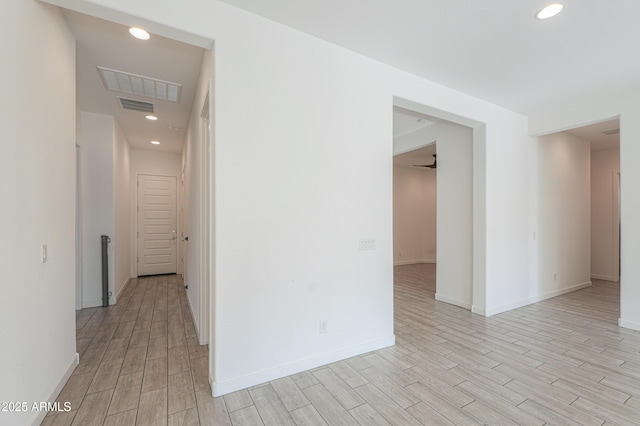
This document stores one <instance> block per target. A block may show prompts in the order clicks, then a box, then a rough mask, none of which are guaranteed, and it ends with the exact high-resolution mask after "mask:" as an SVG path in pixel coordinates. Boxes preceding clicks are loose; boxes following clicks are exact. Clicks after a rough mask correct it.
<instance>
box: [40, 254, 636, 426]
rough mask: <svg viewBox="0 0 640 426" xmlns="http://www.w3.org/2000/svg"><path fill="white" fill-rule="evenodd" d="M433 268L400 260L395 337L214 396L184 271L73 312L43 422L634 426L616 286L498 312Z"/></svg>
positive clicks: (629, 343)
mask: <svg viewBox="0 0 640 426" xmlns="http://www.w3.org/2000/svg"><path fill="white" fill-rule="evenodd" d="M434 292H435V265H430V264H421V265H407V266H399V267H396V268H395V333H396V340H397V344H396V345H395V346H394V347H390V348H385V349H382V350H378V351H374V352H371V353H367V354H363V355H361V356H357V357H354V358H350V359H347V360H344V361H340V362H336V363H334V364H330V365H326V366H322V367H319V368H316V369H313V370H310V371H305V372H302V373H299V374H294V375H292V376H289V377H285V378H282V379H279V380H274V381H272V382H269V383H266V384H263V385H260V386H255V387H252V388H250V389H245V390H241V391H238V392H235V393H232V394H229V395H226V396H224V397H219V398H212V397H211V389H210V387H209V384H208V381H207V377H208V374H207V365H208V363H207V357H208V351H207V349H206V346H205V347H201V346H199V345H198V342H197V338H196V336H195V328H194V326H193V321H192V319H191V315H190V313H189V308H188V305H187V301H186V295H185V292H184V289H183V288H182V282H181V280H180V277H179V276H158V277H148V278H140V279H137V280H134V281H133V282H132V283H131V284H130V285H129V286H128V288H127V289H126V290H125V294H124V295H123V296H122V297H121V298H120V300H119V303H118V304H117V305H115V306H111V307H109V308H104V309H103V308H94V309H85V310H82V311H78V314H77V342H78V352H79V353H80V355H81V362H80V365H79V366H78V367H77V368H76V370H75V371H74V373H73V375H72V376H71V378H70V380H69V382H68V383H67V385H66V386H65V388H64V389H63V391H62V393H61V395H60V397H59V398H58V400H59V401H61V402H65V401H70V402H71V403H72V408H73V411H72V412H70V413H63V414H59V415H53V414H51V415H49V416H47V417H46V418H45V421H44V422H43V424H44V425H76V424H77V425H81V424H82V425H94V424H95V425H102V424H104V425H135V424H141V425H147V424H148V425H152V424H153V425H199V424H200V425H278V426H280V425H421V424H422V425H451V424H454V425H483V424H488V425H495V424H500V425H503V424H504V425H544V424H549V425H559V424H562V425H603V424H607V425H610V424H617V425H637V424H640V333H638V332H634V331H630V330H626V329H622V328H619V327H618V326H617V325H616V323H617V319H618V316H619V312H618V309H619V308H618V307H619V287H618V285H617V284H614V283H609V282H603V281H597V280H596V281H594V285H593V287H590V288H587V289H583V290H580V291H577V292H573V293H570V294H567V295H564V296H560V297H556V298H553V299H550V300H546V301H544V302H540V303H536V304H534V305H530V306H527V307H524V308H520V309H516V310H513V311H510V312H505V313H503V314H500V315H495V316H493V317H490V318H484V317H481V316H478V315H474V314H471V313H470V312H469V311H466V310H464V309H461V308H457V307H455V306H452V305H448V304H445V303H441V302H436V301H435V300H434Z"/></svg>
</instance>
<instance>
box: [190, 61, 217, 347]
mask: <svg viewBox="0 0 640 426" xmlns="http://www.w3.org/2000/svg"><path fill="white" fill-rule="evenodd" d="M212 69H213V56H212V53H211V51H210V50H207V51H205V54H204V55H203V59H202V67H201V70H200V77H199V81H198V86H197V89H196V95H195V97H194V101H193V107H192V114H191V118H190V120H189V128H188V132H187V140H186V142H185V146H184V148H183V153H182V167H183V170H184V206H185V216H184V225H185V229H184V235H188V236H189V241H188V242H186V243H185V251H186V253H185V269H186V271H185V273H184V276H185V283H186V284H188V285H189V288H188V289H187V299H188V300H189V306H190V307H191V312H192V314H193V319H194V324H195V326H196V333H197V334H198V340H199V342H200V344H205V343H209V342H210V338H209V328H210V327H209V326H208V324H201V322H204V321H207V320H208V318H209V315H207V314H206V309H210V308H208V307H207V305H208V303H205V302H206V300H202V299H203V298H206V297H207V295H208V294H209V292H208V291H204V292H203V290H206V289H203V286H209V287H210V286H211V282H210V281H211V277H209V282H206V281H207V279H206V275H207V274H203V270H202V268H203V267H206V265H207V264H209V265H213V263H214V261H213V258H212V257H211V254H210V253H209V252H210V240H211V237H210V238H209V239H206V238H204V237H205V235H204V234H205V232H206V229H205V228H207V227H210V224H212V223H213V221H210V220H209V221H208V222H206V223H205V221H206V220H207V219H206V218H204V217H203V216H202V209H203V207H204V203H205V202H206V197H205V196H204V195H205V194H204V191H205V190H206V189H207V188H209V189H211V188H212V187H213V185H212V183H211V182H209V183H208V184H207V183H205V170H206V166H205V161H207V158H208V156H209V154H210V152H208V151H207V150H206V149H205V147H206V146H207V145H205V143H204V137H205V132H204V127H203V126H205V123H204V120H203V119H202V113H203V107H204V105H205V100H206V98H207V95H208V93H209V88H210V84H211V83H210V80H211V74H212ZM211 107H212V104H211V103H209V108H211ZM209 116H210V117H211V116H213V114H212V113H211V112H209ZM208 161H209V162H211V160H210V157H209V160H208ZM209 198H211V197H209ZM207 242H209V247H205V246H204V245H205V244H207ZM207 254H209V255H208V256H207ZM203 275H205V276H203ZM209 290H211V289H210V288H209Z"/></svg>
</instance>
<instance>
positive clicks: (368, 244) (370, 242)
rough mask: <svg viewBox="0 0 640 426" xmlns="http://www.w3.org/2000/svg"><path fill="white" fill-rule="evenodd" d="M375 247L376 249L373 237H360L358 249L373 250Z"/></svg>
mask: <svg viewBox="0 0 640 426" xmlns="http://www.w3.org/2000/svg"><path fill="white" fill-rule="evenodd" d="M375 249H376V239H375V238H360V251H363V250H375Z"/></svg>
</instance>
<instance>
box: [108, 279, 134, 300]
mask: <svg viewBox="0 0 640 426" xmlns="http://www.w3.org/2000/svg"><path fill="white" fill-rule="evenodd" d="M130 282H131V277H129V278H127V281H126V282H125V283H124V285H123V286H122V288H121V289H120V291H119V292H118V294H116V298H115V302H114V304H115V303H118V298H119V297H120V295H121V294H122V292H123V291H124V289H125V288H127V286H128V285H129V283H130ZM109 303H111V298H109Z"/></svg>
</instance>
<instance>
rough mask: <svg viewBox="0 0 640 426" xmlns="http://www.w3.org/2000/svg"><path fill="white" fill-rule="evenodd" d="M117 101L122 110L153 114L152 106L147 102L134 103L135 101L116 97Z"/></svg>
mask: <svg viewBox="0 0 640 426" xmlns="http://www.w3.org/2000/svg"><path fill="white" fill-rule="evenodd" d="M118 100H119V101H120V104H121V105H122V108H124V109H128V110H131V111H142V112H153V104H152V103H149V102H142V101H136V100H135V99H127V98H121V97H120V96H118Z"/></svg>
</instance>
